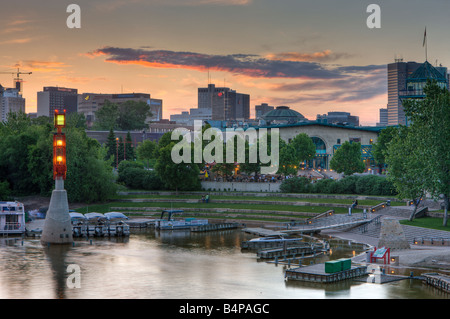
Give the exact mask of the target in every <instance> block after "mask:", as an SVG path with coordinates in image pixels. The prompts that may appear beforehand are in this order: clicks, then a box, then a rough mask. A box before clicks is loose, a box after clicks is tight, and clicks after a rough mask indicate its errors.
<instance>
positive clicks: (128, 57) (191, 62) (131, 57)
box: [89, 47, 348, 79]
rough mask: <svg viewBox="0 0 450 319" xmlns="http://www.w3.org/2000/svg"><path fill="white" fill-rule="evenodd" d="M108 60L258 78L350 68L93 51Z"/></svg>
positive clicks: (328, 74)
mask: <svg viewBox="0 0 450 319" xmlns="http://www.w3.org/2000/svg"><path fill="white" fill-rule="evenodd" d="M89 55H91V56H96V55H103V56H106V61H108V62H114V63H121V64H139V65H143V66H148V67H159V68H185V69H195V70H201V71H204V70H207V69H210V70H217V71H226V72H230V73H233V74H240V75H247V76H250V77H258V78H261V77H262V78H304V79H337V78H341V77H343V76H345V73H346V72H348V71H347V70H345V69H344V70H339V68H329V67H326V66H324V65H322V64H320V63H317V62H308V61H286V60H273V59H267V58H264V57H261V56H258V55H254V54H231V55H211V54H202V53H195V52H179V51H168V50H144V49H142V48H141V49H131V48H117V47H105V48H102V49H98V50H95V51H92V52H90V53H89Z"/></svg>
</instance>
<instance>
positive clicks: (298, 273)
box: [285, 264, 368, 283]
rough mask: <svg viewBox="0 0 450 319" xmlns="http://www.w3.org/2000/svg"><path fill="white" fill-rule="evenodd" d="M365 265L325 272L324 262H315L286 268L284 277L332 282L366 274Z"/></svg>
mask: <svg viewBox="0 0 450 319" xmlns="http://www.w3.org/2000/svg"><path fill="white" fill-rule="evenodd" d="M367 274H368V273H367V266H351V267H350V269H347V270H343V271H338V272H335V273H327V272H325V264H315V265H311V266H303V267H298V268H292V269H287V270H286V272H285V278H286V279H288V280H298V281H306V282H317V283H334V282H338V281H341V280H347V279H353V278H358V277H362V276H366V275H367Z"/></svg>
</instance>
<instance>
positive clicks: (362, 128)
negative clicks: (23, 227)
mask: <svg viewBox="0 0 450 319" xmlns="http://www.w3.org/2000/svg"><path fill="white" fill-rule="evenodd" d="M312 125H318V126H326V127H335V128H343V129H349V130H356V131H368V132H376V133H379V132H380V131H381V130H383V129H385V128H386V126H351V125H336V124H325V123H321V122H317V121H308V122H299V123H294V124H278V125H266V126H259V127H254V128H255V129H259V128H282V127H295V126H312Z"/></svg>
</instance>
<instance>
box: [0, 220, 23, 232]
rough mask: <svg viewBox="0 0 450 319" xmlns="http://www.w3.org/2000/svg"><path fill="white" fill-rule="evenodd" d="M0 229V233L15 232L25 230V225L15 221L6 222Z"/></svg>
mask: <svg viewBox="0 0 450 319" xmlns="http://www.w3.org/2000/svg"><path fill="white" fill-rule="evenodd" d="M0 229H1V231H0V232H1V233H17V232H20V231H25V225H23V224H20V223H16V222H6V223H4V224H3V226H2V228H0Z"/></svg>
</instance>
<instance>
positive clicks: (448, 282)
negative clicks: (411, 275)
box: [422, 273, 450, 293]
mask: <svg viewBox="0 0 450 319" xmlns="http://www.w3.org/2000/svg"><path fill="white" fill-rule="evenodd" d="M422 276H423V282H424V283H426V284H427V285H430V286H433V287H435V288H438V289H441V290H443V291H444V292H446V293H450V277H449V276H448V275H443V274H438V273H430V274H423V275H422Z"/></svg>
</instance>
